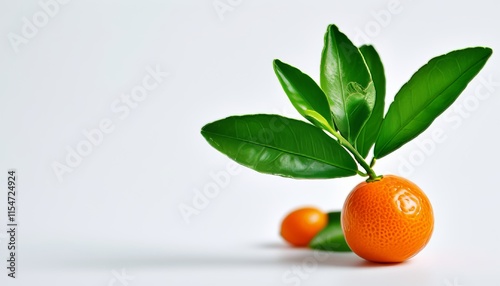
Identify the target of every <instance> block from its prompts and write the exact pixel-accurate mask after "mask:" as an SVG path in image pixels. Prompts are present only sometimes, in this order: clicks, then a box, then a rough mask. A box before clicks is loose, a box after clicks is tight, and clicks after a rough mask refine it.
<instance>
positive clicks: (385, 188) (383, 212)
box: [341, 175, 434, 263]
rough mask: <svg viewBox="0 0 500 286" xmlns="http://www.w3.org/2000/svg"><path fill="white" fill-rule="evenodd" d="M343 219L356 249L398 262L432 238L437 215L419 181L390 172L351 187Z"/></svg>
mask: <svg viewBox="0 0 500 286" xmlns="http://www.w3.org/2000/svg"><path fill="white" fill-rule="evenodd" d="M341 223H342V229H343V231H344V235H345V239H346V241H347V244H348V245H349V247H350V248H351V249H352V251H353V252H354V253H356V254H357V255H359V256H360V257H362V258H364V259H366V260H369V261H373V262H380V263H396V262H402V261H405V260H407V259H409V258H411V257H413V256H414V255H416V254H417V253H418V252H419V251H420V250H422V249H423V248H424V247H425V245H426V244H427V243H428V242H429V239H430V238H431V235H432V230H433V228H434V215H433V212H432V206H431V204H430V202H429V199H428V198H427V196H426V195H425V194H424V193H423V192H422V190H421V189H420V188H419V187H418V186H417V185H415V184H414V183H412V182H410V181H409V180H407V179H404V178H401V177H398V176H394V175H387V176H384V177H383V178H382V179H381V180H380V181H376V182H371V183H367V182H362V183H360V184H359V185H357V186H356V187H355V188H354V189H353V190H352V191H351V193H350V194H349V196H348V197H347V199H346V201H345V203H344V207H343V209H342V215H341Z"/></svg>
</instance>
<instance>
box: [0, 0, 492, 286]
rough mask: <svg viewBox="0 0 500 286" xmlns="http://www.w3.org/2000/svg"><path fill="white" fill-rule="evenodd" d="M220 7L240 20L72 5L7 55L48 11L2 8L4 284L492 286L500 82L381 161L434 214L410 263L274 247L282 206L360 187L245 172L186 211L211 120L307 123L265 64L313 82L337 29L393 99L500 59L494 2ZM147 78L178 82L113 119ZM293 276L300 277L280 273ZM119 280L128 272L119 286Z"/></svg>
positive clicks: (154, 5) (470, 92) (178, 4)
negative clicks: (412, 81)
mask: <svg viewBox="0 0 500 286" xmlns="http://www.w3.org/2000/svg"><path fill="white" fill-rule="evenodd" d="M42 1H43V0H42ZM46 1H47V0H45V1H43V2H46ZM221 2H222V3H228V4H227V5H232V6H231V9H230V10H227V11H225V12H224V13H222V14H221V13H219V14H218V13H217V11H216V9H214V6H213V4H214V2H213V1H212V0H204V1H201V0H200V1H160V0H158V1H76V0H74V1H71V2H69V3H68V4H64V5H63V4H61V5H59V11H57V13H53V16H52V17H50V18H48V23H46V25H44V26H43V27H39V28H38V31H37V32H36V33H34V35H33V34H32V35H29V36H30V37H31V38H30V39H26V41H25V42H24V43H22V44H18V45H16V44H14V45H13V44H12V43H11V41H10V40H9V37H10V38H12V35H13V34H16V35H18V36H23V33H22V29H23V26H24V25H25V23H24V22H23V18H24V17H26V18H27V19H28V20H29V21H30V22H33V16H34V15H39V16H40V15H41V14H40V11H42V13H43V11H44V10H42V8H41V6H40V5H39V4H38V3H37V1H6V0H2V2H1V4H0V37H1V39H3V40H1V41H0V99H1V101H0V134H1V140H0V170H1V171H2V175H1V176H0V186H2V190H3V191H2V193H3V194H2V195H1V196H0V206H1V207H0V210H1V212H0V223H1V225H0V230H1V233H2V235H0V240H1V242H0V257H1V261H5V259H6V258H7V251H6V239H5V235H3V234H4V233H5V225H6V215H5V214H6V188H5V186H6V170H7V169H9V168H17V169H18V171H19V179H20V182H19V197H18V201H19V214H18V215H19V216H18V220H19V222H20V228H19V229H20V230H19V244H20V245H19V249H20V250H19V257H18V259H19V269H18V273H17V274H18V277H19V278H18V279H16V280H13V279H10V278H7V277H6V275H7V271H6V269H5V268H4V266H2V267H1V268H2V270H0V281H1V282H0V284H1V285H40V284H41V285H95V286H97V285H123V286H126V285H130V286H133V285H454V286H456V285H464V286H465V285H498V284H499V283H500V274H499V273H498V269H499V266H500V262H499V261H498V257H499V255H500V246H499V244H498V241H500V231H499V224H498V201H499V200H500V195H499V190H498V183H497V180H498V165H497V164H498V160H499V159H500V156H499V153H498V152H497V149H498V145H499V142H500V141H499V140H500V138H499V137H498V135H497V132H498V122H500V113H499V112H498V111H497V110H498V108H499V106H500V99H499V96H500V86H499V85H498V84H496V85H490V86H489V88H490V90H488V89H487V88H485V87H484V85H482V83H481V81H480V80H479V79H478V78H476V79H475V80H474V81H473V82H472V83H471V84H470V85H469V87H468V88H467V89H466V90H465V92H464V93H463V95H462V96H461V97H460V98H459V99H458V100H457V102H456V103H455V104H454V105H453V107H452V109H451V111H450V112H449V113H448V115H447V117H441V118H440V119H438V120H436V122H435V123H434V124H433V125H432V126H431V127H430V129H429V130H428V131H427V132H425V133H424V134H422V135H421V136H420V137H418V139H416V140H415V141H414V142H412V143H409V144H407V145H406V146H405V147H403V148H401V149H400V150H398V151H396V152H394V153H393V154H391V156H388V157H387V158H384V159H383V160H381V161H380V162H379V163H378V164H377V166H376V171H377V172H378V173H381V174H389V173H395V174H402V175H405V176H406V177H408V178H409V179H411V180H412V181H414V182H415V183H417V184H418V185H419V186H420V187H421V188H422V189H423V190H424V191H425V192H426V193H427V195H428V197H429V198H430V200H431V202H432V203H433V207H434V211H435V219H436V222H435V231H434V235H433V238H432V240H431V242H430V243H429V245H428V246H427V248H426V249H425V250H424V251H422V252H421V253H420V254H419V255H418V256H416V257H415V258H414V259H412V260H410V261H409V262H407V263H403V264H400V265H395V266H379V265H375V264H368V263H365V262H363V260H361V259H360V258H358V257H356V256H355V255H354V254H331V255H329V256H328V257H327V258H322V259H318V258H317V257H316V256H314V255H313V253H312V252H311V251H308V250H296V249H291V248H289V247H287V246H286V245H285V243H284V242H283V241H282V240H281V239H280V237H279V235H278V229H279V224H280V221H281V219H282V218H283V216H284V215H285V214H286V213H287V212H289V211H290V210H292V209H294V208H297V207H300V206H303V205H313V206H317V207H319V208H322V209H324V210H325V211H327V210H337V209H340V208H341V206H342V204H343V200H344V199H345V197H346V196H347V194H348V192H349V191H350V190H351V189H352V188H353V187H354V186H355V185H356V184H357V183H358V182H359V181H361V179H360V178H358V177H353V178H348V179H340V180H324V181H305V180H299V181H296V180H290V179H283V178H279V177H273V176H267V175H261V174H258V173H256V172H254V171H251V170H248V169H243V168H241V169H239V171H240V172H239V173H238V174H237V175H233V176H231V177H230V182H229V184H227V186H222V187H221V191H220V193H219V195H218V196H217V197H216V198H213V199H211V200H210V202H209V205H208V206H207V207H206V208H204V209H202V210H200V212H199V214H198V215H193V216H191V217H190V218H189V223H186V221H185V220H184V219H183V217H182V215H181V213H180V212H179V206H181V205H182V204H185V205H190V206H193V202H192V201H193V198H195V194H196V190H202V189H203V188H204V187H206V186H207V185H209V184H213V183H214V179H213V178H212V176H211V174H213V173H219V172H221V171H224V170H226V168H227V165H228V163H229V162H230V160H229V159H227V158H226V157H224V156H223V155H221V154H219V153H218V152H217V151H215V150H214V149H212V148H211V147H210V146H209V145H208V144H207V143H206V142H205V141H204V139H203V138H202V136H201V135H200V133H199V130H200V128H201V127H202V126H203V125H204V124H206V123H208V122H210V121H213V120H216V119H220V118H223V117H226V116H229V115H233V114H246V113H280V114H284V115H287V116H290V117H297V118H298V115H297V113H296V112H295V111H294V110H293V107H292V106H291V104H290V103H289V102H288V99H287V98H286V96H285V94H284V92H283V91H282V90H281V87H280V85H279V83H278V81H277V79H276V78H275V75H274V73H273V70H272V60H273V59H274V58H279V59H281V60H283V61H285V62H288V63H290V64H292V65H295V66H297V67H299V68H301V69H302V70H303V71H305V72H306V73H308V74H310V75H311V76H312V77H313V78H315V79H318V78H319V77H318V75H319V61H320V53H321V49H322V45H323V34H324V32H325V30H326V27H327V25H328V24H330V23H335V24H337V25H338V26H339V27H340V29H341V30H342V31H343V32H344V33H346V34H347V35H348V36H349V37H350V38H352V39H353V40H354V42H355V43H356V44H363V43H366V42H370V43H372V44H374V45H375V47H376V48H377V50H378V51H379V53H380V55H381V57H382V59H383V62H384V64H385V68H386V76H387V78H388V80H387V93H388V97H387V101H388V102H390V101H391V100H392V97H393V96H394V94H395V93H396V92H397V91H398V89H399V87H400V86H401V85H402V84H403V83H404V82H405V81H407V80H408V79H409V78H410V76H411V75H412V73H413V72H414V71H416V70H417V69H418V68H419V67H420V66H422V65H423V64H425V63H426V62H427V61H428V60H429V59H430V58H432V57H434V56H437V55H441V54H444V53H446V52H449V51H451V50H454V49H459V48H465V47H469V46H489V47H491V48H493V50H494V52H497V53H498V52H500V38H499V37H498V27H499V25H500V17H498V9H497V4H495V1H482V0H476V1H472V2H471V1H459V2H457V1H439V2H438V3H436V2H437V1H411V0H401V1H399V4H398V5H396V7H397V8H396V10H394V9H392V13H390V12H388V11H389V10H388V5H389V3H392V2H391V1H385V0H380V1H373V0H372V1H285V0H282V1H272V2H271V1H261V0H259V1H248V0H242V1H236V0H232V1H228V0H221ZM381 11H383V12H381ZM37 13H38V14H37ZM388 13H389V14H388ZM41 17H42V18H40V19H41V20H43V15H42V16H41ZM11 33H13V34H11ZM361 33H365V34H366V36H360V35H361ZM16 49H17V52H16ZM499 64H500V63H499V58H498V54H495V53H494V55H493V56H492V58H491V59H490V61H489V62H488V63H487V65H486V66H485V68H484V69H483V71H482V72H481V74H480V76H481V77H482V78H483V79H484V80H485V81H488V80H493V81H494V82H500V75H499V73H498V72H499ZM148 67H151V68H153V69H154V68H156V67H159V69H160V70H161V71H163V72H168V73H169V76H168V77H167V78H166V79H165V80H164V81H163V82H161V83H160V84H159V85H158V86H157V88H155V89H153V90H152V91H150V92H149V94H148V95H147V97H146V98H145V99H144V100H143V101H142V102H139V103H138V104H137V106H136V107H135V108H134V109H131V110H130V114H129V115H128V116H126V118H123V119H122V118H120V117H119V116H120V115H123V114H121V113H116V112H113V110H112V109H111V106H112V105H113V104H116V101H117V100H119V99H120V96H121V94H123V93H125V94H130V92H131V90H133V89H134V88H136V87H137V86H139V85H141V83H142V80H143V78H144V77H145V76H146V75H147V74H148V72H147V68H148ZM477 91H479V92H480V94H482V95H483V96H484V97H482V99H479V97H478V96H480V94H478V93H477ZM105 118H108V119H109V120H111V121H112V123H113V126H114V130H113V131H112V132H111V133H109V134H106V135H105V136H104V139H103V140H102V143H100V144H99V145H98V146H94V148H93V150H92V151H91V152H90V154H89V155H88V156H86V157H84V158H83V160H82V161H81V162H80V164H79V165H78V166H76V167H75V168H72V172H71V173H65V174H64V175H62V182H60V181H59V180H58V178H57V176H56V174H55V173H54V171H53V167H52V166H53V164H54V162H59V163H61V164H65V157H66V156H67V153H68V151H67V149H66V148H76V146H77V145H78V144H80V143H81V142H83V141H85V137H84V135H83V133H82V132H84V131H85V130H91V129H95V128H98V126H99V122H100V121H101V120H103V119H105ZM433 133H441V136H440V138H439V139H440V140H437V141H436V140H433V141H431V140H432V138H433V137H432V134H433ZM432 142H433V143H432ZM419 146H425V147H426V148H427V149H425V148H422V147H419ZM424 149H425V150H424ZM424 151H426V152H424ZM404 162H408V163H404ZM410 164H411V165H410ZM325 259H326V260H325ZM0 265H4V263H3V262H2V263H0ZM297 267H298V268H299V269H301V271H302V272H303V273H304V274H302V278H298V277H299V276H295V278H293V279H292V280H287V279H288V278H290V277H292V276H293V275H291V274H290V273H291V272H290V271H293V270H294V269H295V268H297ZM304 267H305V268H304ZM122 270H124V271H125V272H126V273H127V275H128V276H133V279H131V278H130V277H129V280H123V279H122V280H121V281H120V279H117V278H116V277H117V276H119V275H117V273H118V272H122Z"/></svg>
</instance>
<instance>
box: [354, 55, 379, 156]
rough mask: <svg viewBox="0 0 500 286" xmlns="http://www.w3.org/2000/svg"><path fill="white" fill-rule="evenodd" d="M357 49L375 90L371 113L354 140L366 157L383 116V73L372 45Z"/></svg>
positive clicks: (362, 154) (359, 150)
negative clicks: (361, 55)
mask: <svg viewBox="0 0 500 286" xmlns="http://www.w3.org/2000/svg"><path fill="white" fill-rule="evenodd" d="M359 50H360V51H361V54H363V57H364V59H365V61H366V64H367V66H368V68H369V70H370V73H371V75H372V80H373V84H374V85H375V90H376V93H375V94H376V96H375V105H374V106H373V111H372V114H371V115H370V117H369V118H368V121H366V123H365V125H364V126H363V128H362V129H361V131H360V132H359V136H358V138H357V140H356V149H357V150H358V152H359V153H360V154H361V156H363V158H366V156H368V152H369V151H370V148H371V147H372V145H373V144H374V143H375V140H376V139H377V135H378V131H379V130H380V126H381V125H382V120H383V118H384V102H385V73H384V65H383V64H382V61H381V59H380V56H379V55H378V53H377V51H376V50H375V48H374V47H373V46H362V47H361V48H359Z"/></svg>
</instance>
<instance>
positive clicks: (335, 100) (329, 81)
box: [320, 25, 375, 145]
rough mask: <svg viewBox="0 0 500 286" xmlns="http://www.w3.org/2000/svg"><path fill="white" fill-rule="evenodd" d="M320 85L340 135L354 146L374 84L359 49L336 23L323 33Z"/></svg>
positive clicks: (369, 110) (368, 109) (369, 108)
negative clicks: (323, 43)
mask: <svg viewBox="0 0 500 286" xmlns="http://www.w3.org/2000/svg"><path fill="white" fill-rule="evenodd" d="M320 85H321V88H322V89H323V91H324V92H325V94H326V97H327V99H328V102H329V104H330V110H331V111H332V114H333V121H334V122H335V125H336V126H337V128H338V129H339V131H340V134H342V135H343V136H344V138H346V139H347V140H348V141H349V142H350V143H351V144H352V145H355V144H356V138H357V137H358V134H359V132H360V131H361V128H363V125H364V124H365V123H366V121H367V120H368V118H369V117H370V114H371V113H372V110H373V106H374V105H375V87H374V85H373V82H372V79H371V75H370V72H369V70H368V67H367V66H366V63H365V60H364V59H363V56H362V55H361V52H360V51H359V49H358V48H357V47H356V46H354V45H353V44H352V42H351V41H350V40H349V39H348V38H347V37H346V36H345V35H344V34H342V33H341V32H340V31H339V29H338V28H337V27H336V26H335V25H330V26H329V27H328V30H327V32H326V35H325V46H324V48H323V53H322V56H321V75H320Z"/></svg>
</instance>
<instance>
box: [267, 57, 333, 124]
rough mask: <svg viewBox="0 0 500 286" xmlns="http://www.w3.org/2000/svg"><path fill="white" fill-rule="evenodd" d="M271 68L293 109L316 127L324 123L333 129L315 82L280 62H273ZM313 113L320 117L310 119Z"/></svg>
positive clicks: (321, 93)
mask: <svg viewBox="0 0 500 286" xmlns="http://www.w3.org/2000/svg"><path fill="white" fill-rule="evenodd" d="M273 67H274V72H275V73H276V76H277V77H278V79H279V81H280V83H281V86H282V87H283V90H284V91H285V93H286V94H287V95H288V98H289V99H290V101H291V102H292V104H293V106H294V107H295V109H297V111H298V112H299V113H300V114H301V115H302V116H304V117H305V118H306V119H307V120H309V121H311V122H312V123H313V124H315V125H316V126H318V127H321V128H324V124H325V122H326V123H327V126H330V127H333V122H332V114H331V112H330V107H329V105H328V100H327V99H326V95H325V93H323V91H322V90H321V88H320V87H319V86H318V85H317V84H316V82H315V81H314V80H313V79H312V78H311V77H309V76H308V75H307V74H305V73H303V72H301V71H300V70H299V69H297V68H295V67H293V66H291V65H288V64H286V63H283V62H281V61H280V60H274V61H273ZM313 112H316V113H317V115H320V116H314V117H311V116H310V114H311V113H313ZM321 117H322V118H321ZM318 120H320V121H323V122H318Z"/></svg>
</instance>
